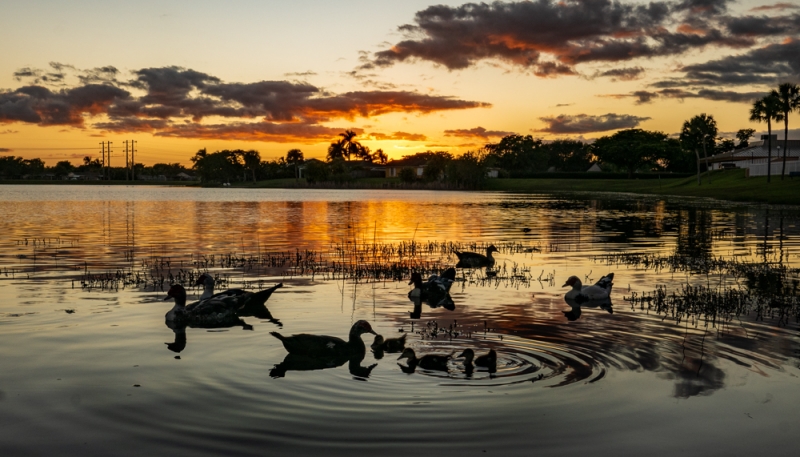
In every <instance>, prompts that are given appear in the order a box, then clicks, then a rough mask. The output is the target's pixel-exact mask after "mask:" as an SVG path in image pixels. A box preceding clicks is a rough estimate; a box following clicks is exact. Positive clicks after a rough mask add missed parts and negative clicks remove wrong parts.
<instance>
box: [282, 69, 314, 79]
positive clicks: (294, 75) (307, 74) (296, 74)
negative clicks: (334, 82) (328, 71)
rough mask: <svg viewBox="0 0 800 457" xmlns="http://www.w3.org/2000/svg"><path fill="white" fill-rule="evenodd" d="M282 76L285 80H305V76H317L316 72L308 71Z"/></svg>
mask: <svg viewBox="0 0 800 457" xmlns="http://www.w3.org/2000/svg"><path fill="white" fill-rule="evenodd" d="M283 76H286V77H287V78H291V77H297V78H305V77H306V76H317V72H316V71H311V70H308V71H300V72H291V73H284V74H283Z"/></svg>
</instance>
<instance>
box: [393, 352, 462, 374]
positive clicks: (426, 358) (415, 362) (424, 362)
mask: <svg viewBox="0 0 800 457" xmlns="http://www.w3.org/2000/svg"><path fill="white" fill-rule="evenodd" d="M453 354H454V353H453V352H451V353H450V354H425V355H423V356H422V357H419V358H417V354H416V353H414V350H413V349H411V348H406V349H405V350H403V353H402V354H400V357H398V358H397V360H400V359H408V366H409V368H415V367H417V366H419V367H422V368H423V369H425V370H437V371H447V361H448V360H450V359H451V358H452V357H453Z"/></svg>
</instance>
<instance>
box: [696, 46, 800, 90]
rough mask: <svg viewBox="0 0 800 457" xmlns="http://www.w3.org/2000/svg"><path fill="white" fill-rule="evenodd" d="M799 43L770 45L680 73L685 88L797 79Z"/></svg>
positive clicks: (767, 82)
mask: <svg viewBox="0 0 800 457" xmlns="http://www.w3.org/2000/svg"><path fill="white" fill-rule="evenodd" d="M798 55H800V40H789V41H786V42H783V43H774V44H770V45H767V46H764V47H762V48H758V49H754V50H751V51H748V52H746V53H744V54H739V55H734V56H727V57H723V58H721V59H717V60H711V61H708V62H705V63H700V64H694V65H686V66H684V67H683V68H682V69H681V70H682V71H683V72H684V73H685V77H684V78H681V81H682V82H683V84H685V85H689V84H692V85H708V86H719V85H747V84H764V85H773V84H775V83H777V82H778V81H780V80H781V79H787V78H797V77H800V60H798V59H797V56H798Z"/></svg>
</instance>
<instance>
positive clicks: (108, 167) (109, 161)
mask: <svg viewBox="0 0 800 457" xmlns="http://www.w3.org/2000/svg"><path fill="white" fill-rule="evenodd" d="M106 170H107V171H108V178H106V179H109V180H110V179H111V142H110V141H109V142H108V162H106Z"/></svg>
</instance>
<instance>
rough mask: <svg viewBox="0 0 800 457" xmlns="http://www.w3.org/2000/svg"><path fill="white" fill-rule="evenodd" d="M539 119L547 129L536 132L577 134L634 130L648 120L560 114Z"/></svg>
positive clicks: (627, 117) (636, 117) (609, 115)
mask: <svg viewBox="0 0 800 457" xmlns="http://www.w3.org/2000/svg"><path fill="white" fill-rule="evenodd" d="M539 119H540V120H541V121H542V122H544V123H546V124H547V127H545V128H543V129H541V130H536V131H537V132H546V133H555V134H577V133H591V132H606V131H609V130H617V129H629V128H634V127H636V126H638V125H639V124H640V123H641V122H642V121H646V120H648V119H650V118H649V117H639V116H633V115H631V114H614V113H608V114H603V115H601V116H591V115H588V114H576V115H568V114H561V115H558V116H545V117H540V118H539Z"/></svg>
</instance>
